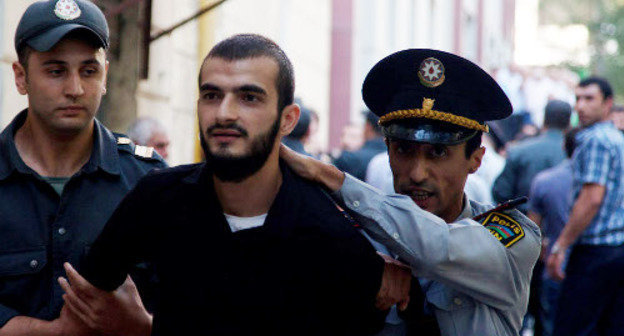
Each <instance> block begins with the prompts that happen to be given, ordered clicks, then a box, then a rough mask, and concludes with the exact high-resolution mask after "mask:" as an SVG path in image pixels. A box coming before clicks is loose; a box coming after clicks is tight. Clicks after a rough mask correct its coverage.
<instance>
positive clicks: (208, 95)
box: [204, 92, 217, 100]
mask: <svg viewBox="0 0 624 336" xmlns="http://www.w3.org/2000/svg"><path fill="white" fill-rule="evenodd" d="M215 98H217V94H216V92H206V93H204V99H207V100H213V99H215Z"/></svg>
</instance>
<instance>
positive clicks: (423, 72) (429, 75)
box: [418, 57, 445, 88]
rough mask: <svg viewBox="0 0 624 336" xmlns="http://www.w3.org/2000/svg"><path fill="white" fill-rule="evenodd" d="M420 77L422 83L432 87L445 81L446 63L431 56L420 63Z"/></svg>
mask: <svg viewBox="0 0 624 336" xmlns="http://www.w3.org/2000/svg"><path fill="white" fill-rule="evenodd" d="M418 78H419V79H420V82H421V83H422V85H424V86H426V87H430V88H434V87H436V86H440V85H441V84H442V83H444V79H445V77H444V65H443V64H442V62H440V61H439V60H438V59H437V58H434V57H429V58H426V59H425V60H424V61H422V63H420V68H419V69H418Z"/></svg>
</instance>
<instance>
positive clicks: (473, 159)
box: [468, 147, 485, 174]
mask: <svg viewBox="0 0 624 336" xmlns="http://www.w3.org/2000/svg"><path fill="white" fill-rule="evenodd" d="M483 155H485V147H479V148H477V149H476V150H475V151H474V152H472V154H471V155H470V158H469V159H468V160H469V162H470V163H469V165H468V173H470V174H472V173H474V172H476V171H477V169H479V167H481V162H482V161H483Z"/></svg>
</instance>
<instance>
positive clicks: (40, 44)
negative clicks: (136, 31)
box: [26, 23, 106, 52]
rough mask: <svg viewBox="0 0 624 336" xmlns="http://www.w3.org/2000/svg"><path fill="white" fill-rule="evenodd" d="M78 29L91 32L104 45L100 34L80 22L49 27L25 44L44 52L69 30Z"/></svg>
mask: <svg viewBox="0 0 624 336" xmlns="http://www.w3.org/2000/svg"><path fill="white" fill-rule="evenodd" d="M78 29H84V30H86V31H88V32H90V33H92V34H93V36H94V37H95V38H96V40H97V41H100V44H101V45H102V47H104V46H106V43H104V41H102V39H101V38H100V36H99V35H98V34H96V33H95V31H93V29H91V28H89V27H86V26H83V25H80V24H75V23H71V24H64V25H62V26H58V27H55V28H53V29H50V30H48V31H46V32H45V33H43V34H41V35H39V36H37V37H33V38H31V39H30V40H28V41H26V44H28V45H29V46H30V47H31V48H33V49H35V50H37V51H40V52H45V51H49V50H50V49H52V48H53V47H54V46H55V45H56V44H57V43H58V42H59V41H60V40H61V39H62V38H63V37H65V36H66V35H67V34H69V33H70V32H72V31H74V30H78Z"/></svg>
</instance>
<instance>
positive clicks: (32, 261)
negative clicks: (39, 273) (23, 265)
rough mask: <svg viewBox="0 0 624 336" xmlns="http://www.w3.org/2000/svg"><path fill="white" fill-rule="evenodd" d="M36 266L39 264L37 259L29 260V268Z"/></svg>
mask: <svg viewBox="0 0 624 336" xmlns="http://www.w3.org/2000/svg"><path fill="white" fill-rule="evenodd" d="M37 266H39V262H38V261H37V260H34V259H33V260H31V261H30V268H37Z"/></svg>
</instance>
